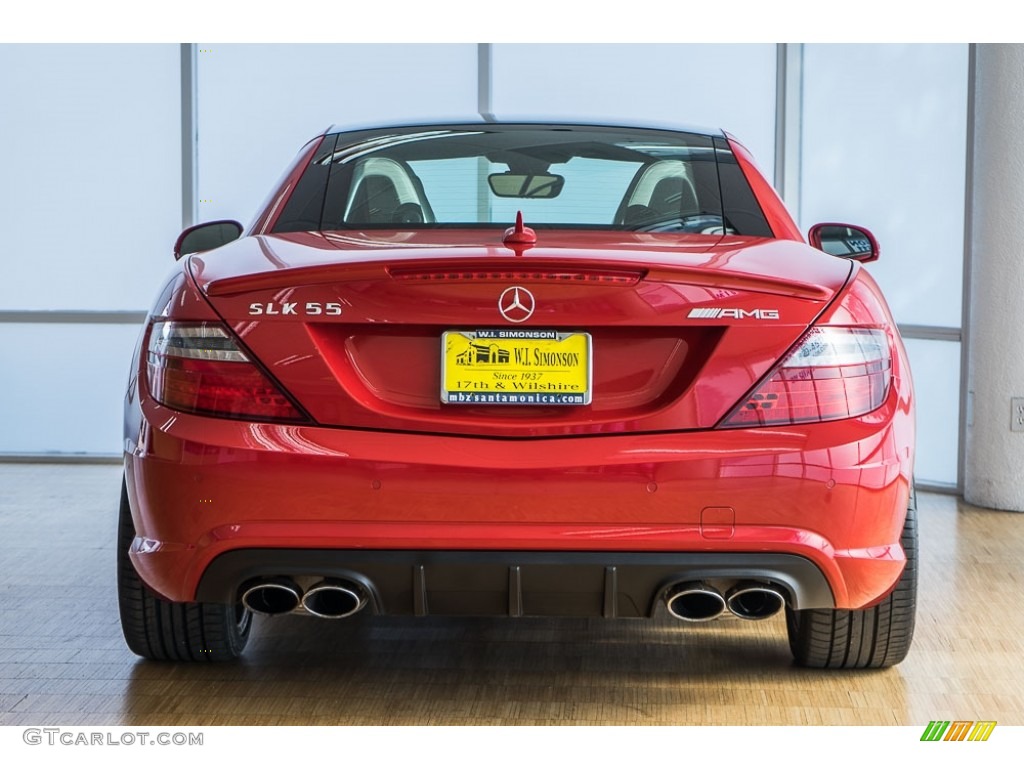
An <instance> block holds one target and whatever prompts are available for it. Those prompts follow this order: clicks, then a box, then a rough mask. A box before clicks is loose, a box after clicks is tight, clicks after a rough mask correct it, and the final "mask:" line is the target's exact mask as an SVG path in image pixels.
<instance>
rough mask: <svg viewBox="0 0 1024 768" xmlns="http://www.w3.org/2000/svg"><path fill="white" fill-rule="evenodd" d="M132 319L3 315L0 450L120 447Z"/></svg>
mask: <svg viewBox="0 0 1024 768" xmlns="http://www.w3.org/2000/svg"><path fill="white" fill-rule="evenodd" d="M140 330H141V329H140V328H139V327H135V326H131V325H63V324H59V323H37V324H21V323H0V360H3V361H4V365H3V381H2V384H0V393H2V396H0V424H2V425H3V428H2V429H0V453H52V452H56V453H98V454H114V455H117V454H120V453H121V446H122V443H121V423H122V409H123V404H124V394H125V386H126V384H127V382H128V370H129V368H130V367H131V357H132V350H133V349H134V348H135V342H136V339H137V338H138V336H139V332H140Z"/></svg>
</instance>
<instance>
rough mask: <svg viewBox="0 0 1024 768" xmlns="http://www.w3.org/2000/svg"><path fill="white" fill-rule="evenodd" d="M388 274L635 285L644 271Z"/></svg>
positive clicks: (437, 279)
mask: <svg viewBox="0 0 1024 768" xmlns="http://www.w3.org/2000/svg"><path fill="white" fill-rule="evenodd" d="M390 273H391V277H392V278H393V279H395V280H407V281H416V282H422V283H457V282H469V283H492V282H493V283H497V282H510V281H511V282H517V283H520V282H536V283H565V284H577V285H636V284H637V283H638V282H640V278H642V277H643V275H644V273H643V272H629V271H612V270H589V269H588V270H570V271H561V270H559V271H552V270H526V269H501V270H493V269H492V270H487V269H470V270H438V269H393V270H391V271H390Z"/></svg>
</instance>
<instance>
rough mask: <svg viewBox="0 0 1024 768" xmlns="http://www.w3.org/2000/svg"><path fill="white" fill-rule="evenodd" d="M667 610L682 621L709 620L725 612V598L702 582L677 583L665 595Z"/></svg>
mask: <svg viewBox="0 0 1024 768" xmlns="http://www.w3.org/2000/svg"><path fill="white" fill-rule="evenodd" d="M665 606H666V607H667V608H668V612H669V613H670V614H672V615H673V616H675V617H676V618H677V619H682V620H683V621H711V620H712V619H717V618H718V617H719V616H721V615H722V613H724V612H725V608H726V605H725V598H724V597H722V593H721V592H719V591H718V590H717V589H715V588H714V587H710V586H708V585H707V584H704V583H703V582H688V583H686V584H678V585H676V586H674V587H672V589H671V590H669V592H668V595H666V597H665Z"/></svg>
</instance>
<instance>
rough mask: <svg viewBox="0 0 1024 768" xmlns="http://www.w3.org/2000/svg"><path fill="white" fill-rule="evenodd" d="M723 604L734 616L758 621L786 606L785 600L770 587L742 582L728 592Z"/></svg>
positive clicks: (777, 591)
mask: <svg viewBox="0 0 1024 768" xmlns="http://www.w3.org/2000/svg"><path fill="white" fill-rule="evenodd" d="M725 604H726V606H727V607H728V608H729V611H730V612H731V613H732V614H733V615H734V616H738V617H739V618H741V619H747V620H750V621H759V620H761V619H767V618H770V617H771V616H774V615H775V614H776V613H778V612H779V611H781V610H782V609H783V608H784V607H785V605H786V598H785V597H783V595H782V593H781V592H779V590H777V589H775V588H774V587H772V586H770V585H767V584H757V583H755V582H744V583H742V584H737V585H736V586H735V587H733V588H732V589H731V590H729V594H728V595H726V597H725Z"/></svg>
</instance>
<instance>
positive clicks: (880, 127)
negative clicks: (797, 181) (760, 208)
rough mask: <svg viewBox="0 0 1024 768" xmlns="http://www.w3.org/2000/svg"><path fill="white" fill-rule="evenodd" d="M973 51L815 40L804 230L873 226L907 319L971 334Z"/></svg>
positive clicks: (809, 61)
mask: <svg viewBox="0 0 1024 768" xmlns="http://www.w3.org/2000/svg"><path fill="white" fill-rule="evenodd" d="M966 125H967V46H966V45H808V46H806V47H805V51H804V93H803V152H802V169H803V172H802V189H801V201H802V206H801V207H802V210H801V211H800V225H801V226H802V227H803V228H804V230H805V231H806V229H807V227H809V226H810V225H811V224H814V223H816V222H819V221H844V222H851V223H855V224H862V225H863V226H866V227H868V228H869V229H871V230H872V231H873V232H874V233H875V235H876V236H877V237H878V239H879V241H880V243H881V246H882V258H881V260H879V261H878V262H877V263H875V264H871V265H869V269H870V271H871V273H872V274H873V275H874V276H875V277H876V278H877V279H878V281H879V283H880V284H881V286H882V289H883V290H884V291H885V293H886V296H887V298H888V300H889V303H890V305H891V307H892V309H893V312H894V313H895V315H896V319H897V320H898V321H899V322H900V323H909V324H917V325H933V326H949V327H957V328H958V327H960V308H961V304H962V287H961V286H962V283H963V281H962V264H963V244H964V240H963V235H964V174H965V162H966V161H965V158H966Z"/></svg>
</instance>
